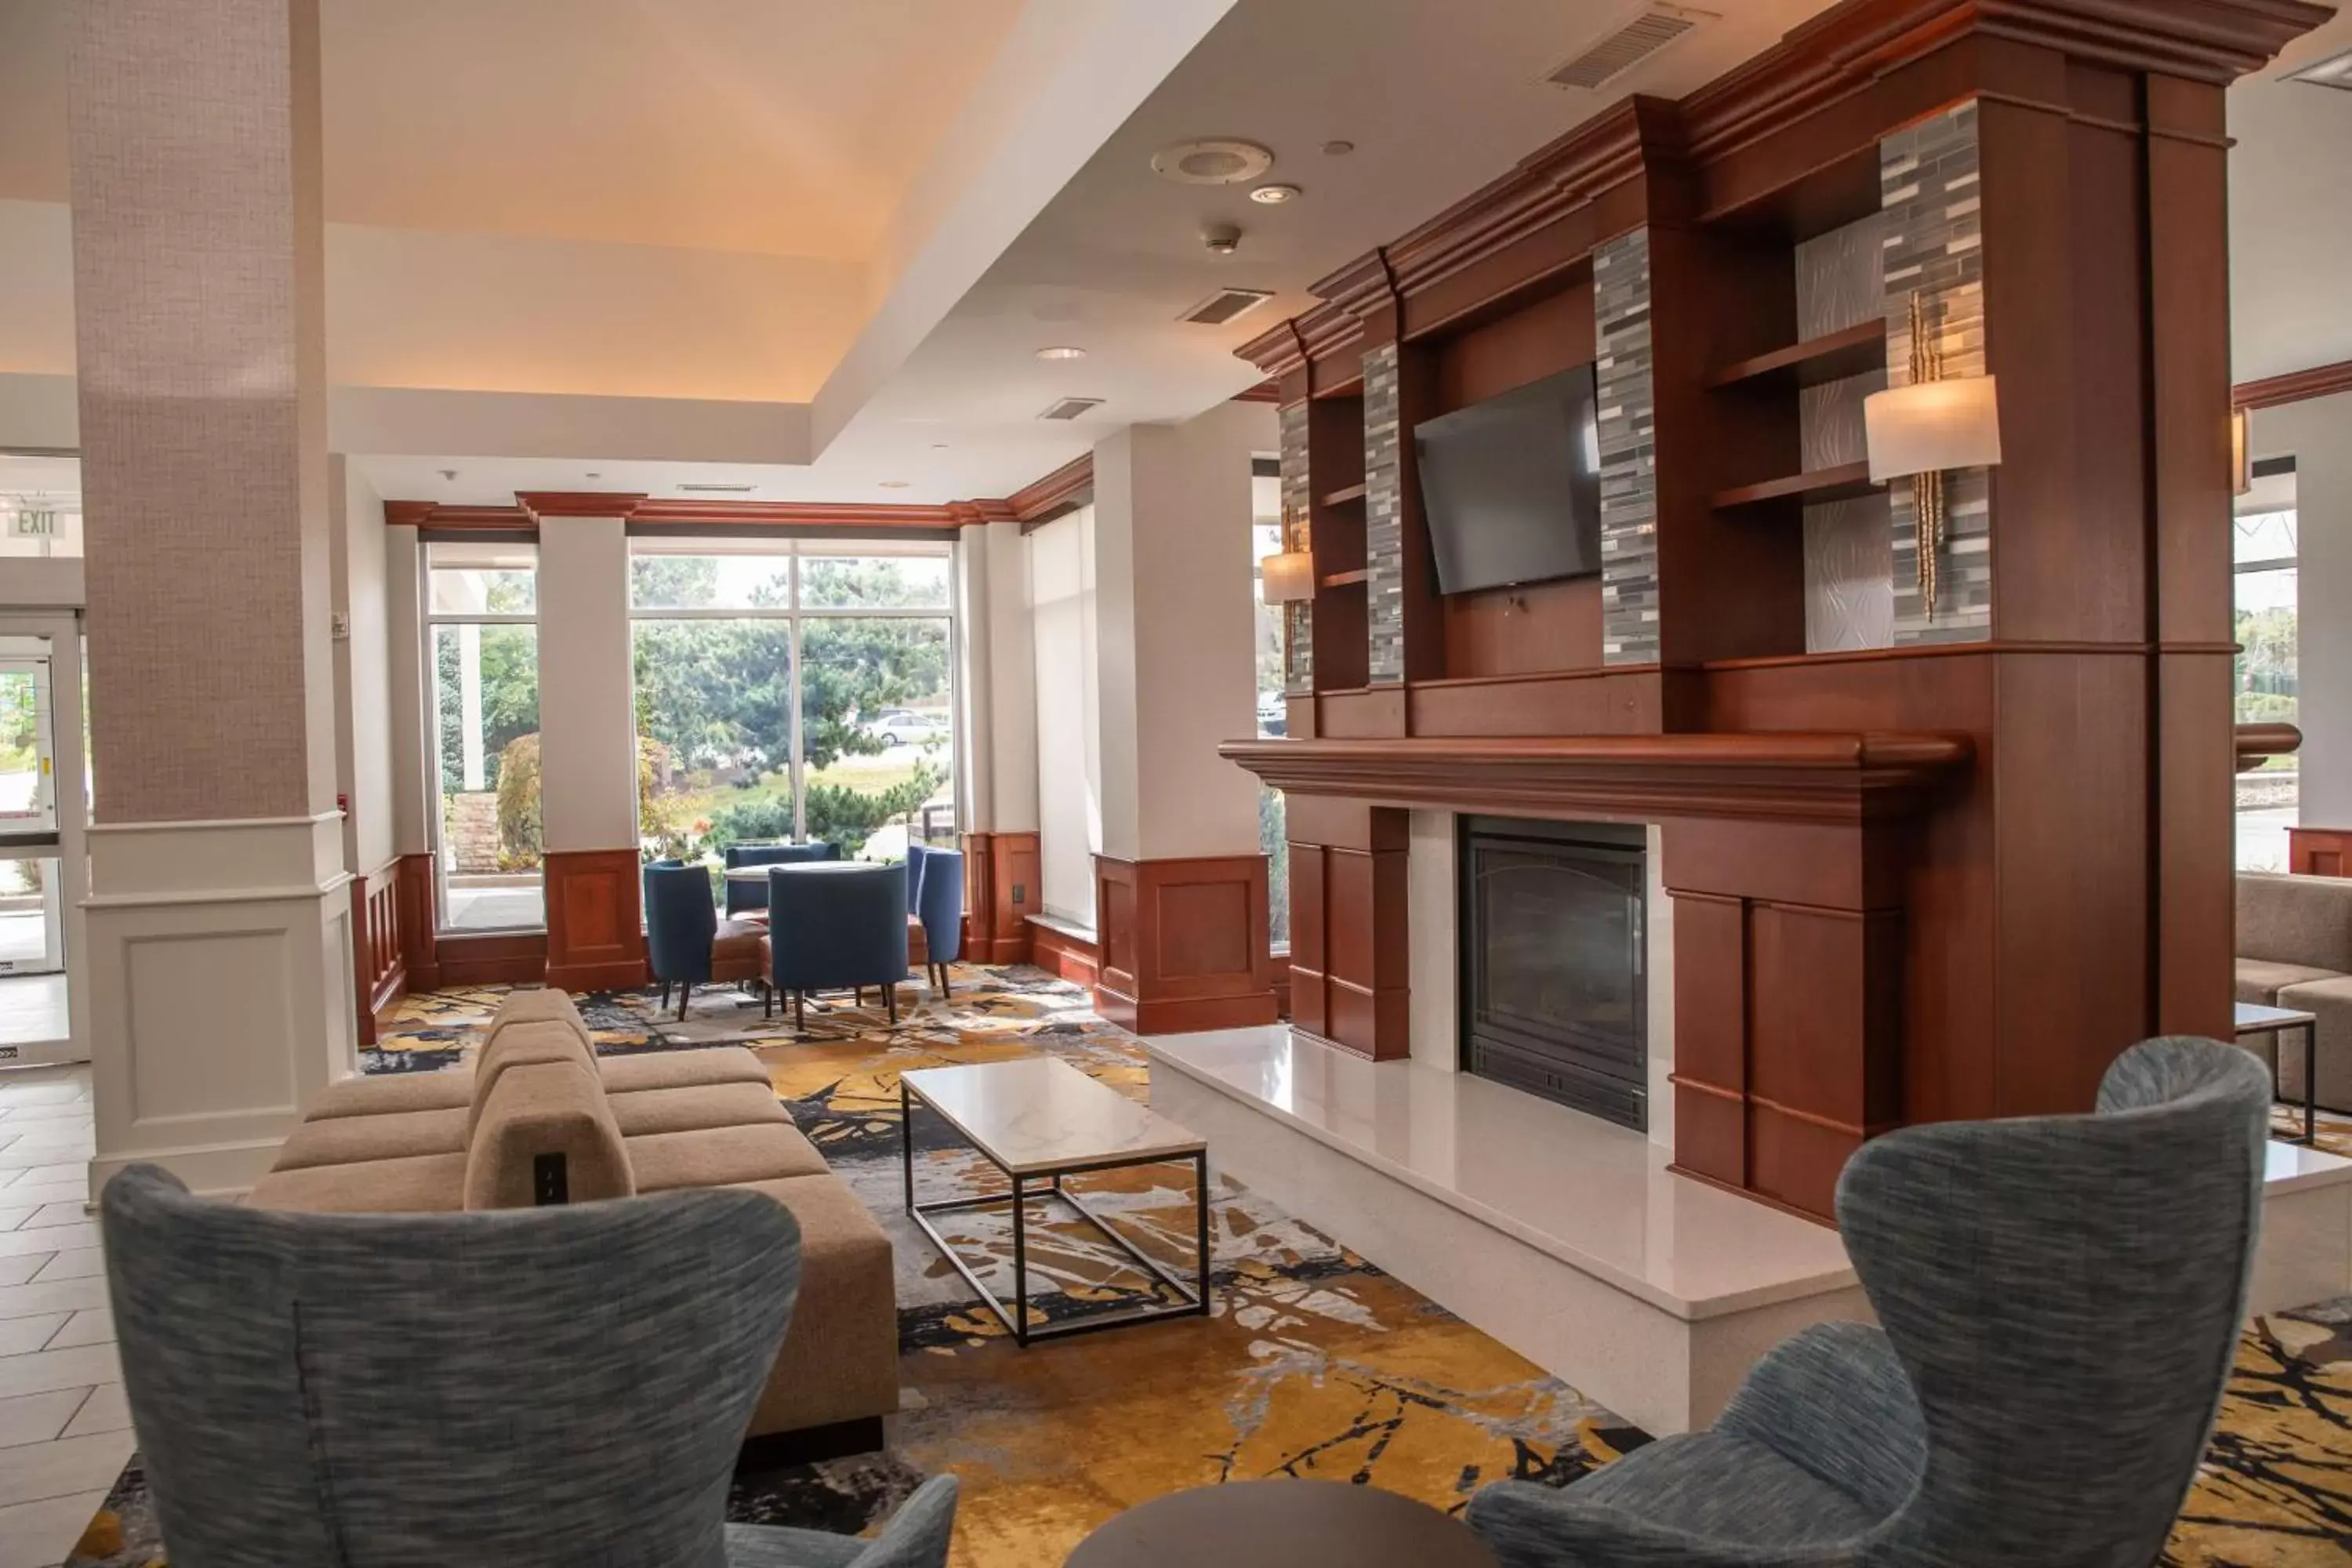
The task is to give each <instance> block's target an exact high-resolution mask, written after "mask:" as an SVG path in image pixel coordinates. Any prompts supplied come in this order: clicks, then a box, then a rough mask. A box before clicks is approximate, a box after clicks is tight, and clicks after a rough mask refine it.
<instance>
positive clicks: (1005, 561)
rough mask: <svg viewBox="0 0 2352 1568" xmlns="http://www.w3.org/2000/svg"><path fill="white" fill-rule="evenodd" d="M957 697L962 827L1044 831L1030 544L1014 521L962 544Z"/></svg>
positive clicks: (968, 535)
mask: <svg viewBox="0 0 2352 1568" xmlns="http://www.w3.org/2000/svg"><path fill="white" fill-rule="evenodd" d="M956 585H957V587H956V591H957V605H956V649H957V654H956V691H957V696H958V699H959V700H960V702H961V706H962V709H963V735H962V742H963V751H962V753H961V756H960V757H959V758H958V763H959V768H960V772H961V775H962V777H961V790H962V795H963V799H962V805H963V811H964V826H966V827H968V828H971V829H972V830H973V831H975V832H982V833H1034V832H1035V831H1036V830H1037V661H1036V647H1035V635H1036V634H1035V632H1034V629H1033V628H1032V626H1031V625H1030V618H1029V547H1028V544H1027V542H1025V540H1024V538H1023V536H1022V532H1021V525H1020V524H1019V523H1017V522H994V523H990V524H988V525H987V526H986V527H982V528H967V529H964V530H963V531H961V535H960V536H959V537H958V540H957V542H956Z"/></svg>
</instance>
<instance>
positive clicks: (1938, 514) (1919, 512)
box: [1862, 293, 2000, 621]
mask: <svg viewBox="0 0 2352 1568" xmlns="http://www.w3.org/2000/svg"><path fill="white" fill-rule="evenodd" d="M1862 416H1863V426H1864V436H1865V439H1866V441H1867V444H1868V446H1869V448H1870V482H1871V483H1873V484H1874V485H1883V484H1886V483H1888V482H1890V481H1892V480H1895V479H1909V480H1910V481H1911V500H1912V523H1913V528H1914V530H1915V534H1916V541H1917V553H1918V558H1919V579H1918V581H1919V598H1920V602H1921V603H1922V604H1923V605H1926V607H1927V618H1928V619H1929V620H1931V621H1932V620H1934V619H1935V618H1936V579H1937V565H1938V563H1939V558H1940V554H1941V552H1942V550H1943V547H1944V523H1945V515H1944V476H1945V475H1946V474H1947V473H1948V472H1950V471H1952V470H1953V469H1955V468H1991V467H1993V466H1994V465H1995V464H1997V463H1999V462H2000V398H1999V395H1998V393H1997V392H1996V391H1995V388H1994V378H1993V377H1991V376H1990V375H1970V376H1960V377H1957V378H1954V379H1951V380H1947V379H1945V376H1944V353H1943V350H1942V349H1941V348H1940V347H1938V346H1937V343H1936V342H1935V339H1934V335H1933V333H1932V331H1930V329H1929V327H1928V324H1927V307H1926V303H1925V301H1924V300H1923V299H1922V298H1921V296H1920V295H1918V294H1917V293H1914V294H1913V295H1912V296H1911V384H1910V385H1908V386H1897V387H1890V388H1889V389H1887V390H1886V391H1885V392H1874V393H1872V394H1871V395H1869V396H1868V397H1866V398H1864V400H1863V405H1862Z"/></svg>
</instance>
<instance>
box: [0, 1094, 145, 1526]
mask: <svg viewBox="0 0 2352 1568" xmlns="http://www.w3.org/2000/svg"><path fill="white" fill-rule="evenodd" d="M90 1138H91V1133H90V1110H89V1068H86V1067H74V1068H24V1069H22V1070H20V1071H16V1072H0V1568H52V1565H53V1564H56V1563H62V1562H64V1561H65V1559H66V1554H67V1553H68V1552H70V1551H72V1549H73V1544H74V1542H76V1541H77V1540H79V1538H80V1536H81V1532H82V1530H83V1528H84V1527H85V1526H86V1525H88V1524H89V1521H90V1516H91V1515H92V1514H94V1513H96V1512H97V1511H98V1508H99V1505H100V1503H103V1502H104V1501H105V1500H106V1493H107V1489H108V1488H109V1487H110V1486H112V1485H113V1484H114V1478H115V1477H116V1476H117V1475H118V1474H120V1473H121V1469H122V1466H123V1462H124V1461H125V1460H127V1459H129V1458H131V1413H130V1411H129V1409H128V1408H127V1407H126V1406H125V1405H124V1404H123V1399H122V1372H121V1365H120V1363H118V1362H117V1361H116V1359H115V1351H114V1319H113V1315H112V1314H111V1313H110V1312H109V1311H108V1310H107V1305H106V1278H105V1273H106V1270H105V1265H104V1263H103V1262H102V1261H101V1259H100V1254H99V1250H98V1226H97V1223H96V1222H95V1221H94V1220H93V1218H92V1217H91V1215H89V1212H88V1209H87V1207H86V1199H87V1197H88V1195H89V1156H90V1152H91V1142H90Z"/></svg>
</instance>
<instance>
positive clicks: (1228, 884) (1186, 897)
mask: <svg viewBox="0 0 2352 1568" xmlns="http://www.w3.org/2000/svg"><path fill="white" fill-rule="evenodd" d="M1268 918H1269V917H1268V914H1267V901H1266V863H1265V856H1263V855H1228V856H1211V857H1201V858H1183V859H1166V860H1121V859H1118V858H1114V857H1111V856H1108V855H1097V856H1096V857H1095V928H1096V931H1097V942H1098V946H1099V951H1100V962H1101V972H1100V973H1099V975H1098V976H1097V979H1096V982H1095V1007H1096V1010H1097V1012H1099V1013H1101V1014H1102V1015H1103V1016H1105V1017H1107V1018H1108V1019H1110V1020H1111V1021H1112V1022H1114V1023H1116V1024H1118V1025H1121V1026H1124V1027H1126V1028H1129V1029H1133V1030H1134V1031H1135V1032H1136V1033H1138V1034H1142V1035H1166V1034H1182V1033H1186V1032H1189V1031H1192V1030H1196V1029H1235V1028H1243V1027H1246V1026H1251V1025H1255V1024H1271V1023H1273V1022H1275V1021H1276V1018H1277V1017H1279V1016H1280V1011H1279V1003H1278V1002H1277V1001H1276V996H1275V992H1274V973H1273V968H1272V965H1271V963H1270V962H1269V952H1270V945H1271V944H1270V941H1269V938H1268V934H1267V921H1268ZM1039 929H1041V930H1042V929H1043V928H1039Z"/></svg>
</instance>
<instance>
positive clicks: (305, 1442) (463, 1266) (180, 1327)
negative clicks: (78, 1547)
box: [101, 1165, 956, 1568]
mask: <svg viewBox="0 0 2352 1568" xmlns="http://www.w3.org/2000/svg"><path fill="white" fill-rule="evenodd" d="M101 1206H102V1208H103V1210H104V1215H105V1226H104V1234H105V1237H106V1253H107V1259H106V1261H107V1277H108V1282H109V1288H110V1292H111V1295H112V1300H113V1304H114V1319H115V1323H116V1326H117V1330H118V1331H119V1332H120V1334H121V1356H122V1381H123V1385H124V1390H125V1392H126V1394H128V1395H129V1398H130V1403H131V1418H132V1420H133V1421H134V1422H135V1423H136V1425H137V1426H138V1430H139V1449H140V1454H141V1456H142V1461H143V1464H144V1468H145V1470H146V1475H147V1483H148V1486H149V1489H150V1490H151V1492H152V1498H153V1500H154V1509H155V1518H156V1521H157V1523H158V1524H159V1526H160V1527H161V1530H162V1533H163V1544H164V1546H165V1548H166V1549H167V1550H168V1552H169V1554H170V1558H171V1561H172V1562H173V1563H174V1564H175V1565H177V1568H228V1565H232V1564H233V1565H235V1568H315V1565H316V1564H318V1563H343V1562H362V1561H363V1562H370V1563H502V1564H511V1565H513V1568H572V1565H574V1564H579V1563H700V1564H709V1565H711V1568H720V1565H725V1564H732V1565H734V1568H819V1565H829V1568H840V1565H844V1564H852V1565H855V1564H863V1565H866V1568H942V1565H943V1564H944V1563H946V1561H947V1552H948V1543H949V1535H950V1530H951V1528H952V1526H953V1523H954V1516H955V1495H956V1483H955V1481H954V1479H953V1478H951V1477H940V1478H938V1479H934V1480H932V1481H930V1482H929V1483H927V1484H926V1485H925V1486H924V1487H923V1488H922V1489H919V1490H918V1491H917V1492H916V1493H915V1495H914V1497H913V1498H911V1499H910V1500H908V1502H907V1504H906V1506H905V1507H903V1508H901V1509H900V1510H898V1515H897V1517H895V1518H894V1519H893V1520H892V1521H890V1524H889V1526H888V1527H887V1529H886V1530H885V1531H884V1533H883V1534H882V1536H881V1538H880V1539H879V1540H877V1541H873V1542H860V1541H852V1540H847V1539H845V1538H843V1537H839V1536H831V1535H820V1534H815V1533H813V1532H810V1531H796V1530H776V1529H770V1528H766V1527H758V1526H747V1525H730V1524H728V1523H726V1522H725V1519H726V1507H727V1492H728V1487H729V1483H730V1480H731V1479H732V1473H733V1469H734V1464H735V1458H736V1450H737V1447H739V1445H740V1443H741V1441H742V1436H743V1432H744V1429H745V1428H746V1426H749V1424H750V1422H751V1414H752V1409H753V1406H754V1405H756V1404H757V1403H758V1400H759V1395H760V1391H761V1388H762V1387H763V1386H764V1385H765V1384H766V1383H767V1380H768V1374H769V1370H770V1368H771V1367H772V1365H773V1364H774V1362H775V1357H776V1349H777V1346H778V1345H779V1344H781V1343H782V1341H783V1336H784V1329H785V1326H786V1324H787V1322H788V1321H789V1320H790V1318H791V1316H792V1310H793V1298H794V1296H795V1295H796V1294H797V1291H798V1288H799V1283H800V1272H801V1238H800V1227H799V1226H798V1225H797V1224H796V1223H795V1222H794V1221H793V1216H792V1214H791V1211H789V1210H788V1209H786V1208H785V1207H784V1206H783V1205H781V1204H779V1203H777V1202H776V1201H775V1200H774V1199H772V1198H771V1197H767V1196H765V1195H763V1194H757V1193H751V1192H745V1191H741V1190H735V1191H729V1190H726V1189H719V1190H716V1191H712V1190H703V1191H695V1192H677V1193H663V1194H657V1195H655V1196H652V1197H643V1198H623V1199H618V1200H615V1201H613V1202H608V1203H593V1204H579V1205H556V1206H550V1207H545V1208H520V1209H501V1210H486V1211H481V1212H477V1213H470V1214H433V1215H421V1214H420V1215H339V1214H283V1213H274V1212H271V1211H268V1210H264V1209H253V1208H247V1207H244V1206H242V1205H236V1204H225V1203H215V1202H212V1201H209V1200H206V1199H201V1198H196V1197H192V1196H190V1195H189V1194H188V1192H187V1190H186V1188H184V1187H183V1186H182V1185H181V1184H180V1183H179V1182H178V1181H177V1180H176V1179H175V1178H173V1176H172V1175H170V1174H169V1173H165V1172H163V1171H162V1170H159V1169H157V1168H156V1167H155V1166H152V1165H134V1166H132V1167H131V1168H130V1169H129V1170H126V1171H124V1172H123V1173H121V1174H120V1175H118V1176H116V1177H115V1178H114V1179H113V1180H112V1181H110V1182H109V1183H108V1184H106V1190H105V1193H104V1194H103V1196H102V1199H101ZM387 1323H397V1324H398V1325H399V1331H398V1332H396V1333H387V1332H385V1331H384V1325H386V1324H387ZM616 1324H625V1325H627V1328H628V1334H627V1336H626V1341H625V1342H624V1340H623V1339H622V1338H620V1337H616V1336H615V1334H614V1325H616Z"/></svg>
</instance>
